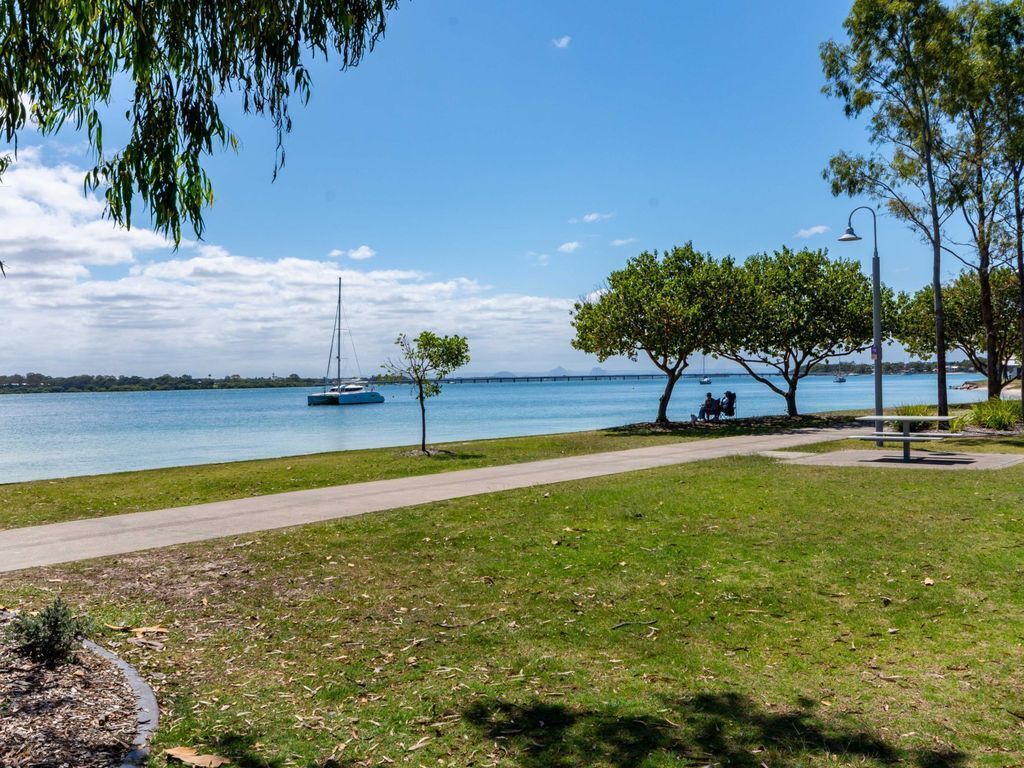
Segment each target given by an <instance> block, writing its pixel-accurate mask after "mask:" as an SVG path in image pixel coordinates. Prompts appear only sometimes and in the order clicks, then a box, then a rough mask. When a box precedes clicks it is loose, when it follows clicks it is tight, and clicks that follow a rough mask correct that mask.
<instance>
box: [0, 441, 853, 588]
mask: <svg viewBox="0 0 1024 768" xmlns="http://www.w3.org/2000/svg"><path fill="white" fill-rule="evenodd" d="M863 432H864V430H857V429H851V428H830V429H808V430H794V431H792V432H786V433H781V434H773V435H756V436H751V435H742V436H737V437H719V438H704V439H698V440H693V441H690V442H685V443H672V444H669V445H658V446H650V447H647V448H633V449H630V450H626V451H610V452H605V453H592V454H589V455H586V456H573V457H569V458H564V459H548V460H545V461H531V462H526V463H522V464H505V465H502V466H498V467H486V468H483V469H466V470H458V471H453V472H439V473H437V474H433V475H421V476H418V477H403V478H398V479H395V480H376V481H373V482H368V483H353V484H350V485H336V486H332V487H330V488H316V489H313V490H308V491H292V492H289V493H279V494H274V495H270V496H254V497H249V498H244V499H234V500H230V501H216V502H212V503H209V504H196V505H194V506H189V507H176V508H173V509H159V510H154V511H152V512H133V513H131V514H127V515H112V516H109V517H97V518H93V519H90V520H74V521H71V522H67V523H54V524H52V525H38V526H32V527H29V528H15V529H12V530H8V531H0V572H6V571H16V570H20V569H22V568H32V567H35V566H40V565H53V564H55V563H67V562H72V561H75V560H87V559H89V558H93V557H103V556H106V555H119V554H124V553H126V552H135V551H138V550H142V549H152V548H154V547H167V546H171V545H173V544H184V543H186V542H190V541H203V540H205V539H216V538H219V537H221V536H232V535H236V534H243V533H253V532H255V531H265V530H270V529H273V528H286V527H288V526H292V525H302V524H304V523H314V522H319V521H322V520H333V519H336V518H339V517H351V516H353V515H361V514H365V513H367V512H379V511H381V510H385V509H394V508H397V507H408V506H412V505H415V504H425V503H429V502H432V501H442V500H445V499H456V498H460V497H463V496H475V495H477V494H481V493H492V492H494V491H506V490H509V489H512V488H526V487H529V486H534V485H545V484H547V483H560V482H564V481H567V480H582V479H584V478H588V477H600V476H602V475H613V474H617V473H620V472H632V471H634V470H639V469H651V468H653V467H664V466H667V465H670V464H684V463H687V462H691V461H702V460H704V459H718V458H722V457H725V456H740V455H748V454H756V453H759V452H761V451H769V450H778V449H780V448H788V447H794V446H801V445H809V444H811V443H818V442H822V441H825V440H836V439H839V438H842V437H846V436H849V435H853V434H858V433H863Z"/></svg>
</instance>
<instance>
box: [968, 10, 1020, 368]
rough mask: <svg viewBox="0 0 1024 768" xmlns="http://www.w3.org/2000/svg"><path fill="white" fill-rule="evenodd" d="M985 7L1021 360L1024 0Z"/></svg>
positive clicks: (982, 31)
mask: <svg viewBox="0 0 1024 768" xmlns="http://www.w3.org/2000/svg"><path fill="white" fill-rule="evenodd" d="M983 11H984V12H983V13H981V14H980V23H979V28H978V32H977V39H978V46H979V48H980V51H981V53H980V55H981V56H983V57H984V58H985V60H987V61H989V62H991V65H990V72H991V79H990V83H989V85H990V86H991V95H992V98H993V99H994V101H995V104H996V108H997V110H998V113H999V119H1000V122H1001V128H1002V134H1001V141H1000V151H1001V153H1002V158H1001V160H1002V165H1003V167H1004V168H1005V172H1006V174H1007V177H1008V180H1009V185H1010V194H1009V195H1008V198H1007V204H1006V211H1005V219H1004V220H1005V221H1006V222H1007V225H1008V227H1009V230H1010V241H1011V245H1010V250H1011V253H1012V260H1013V261H1014V262H1015V265H1014V266H1015V268H1016V271H1017V290H1018V306H1019V307H1020V315H1019V317H1018V319H1017V325H1018V337H1019V339H1020V342H1019V343H1020V346H1019V347H1018V349H1017V357H1018V359H1019V360H1021V361H1022V364H1024V2H1022V0H1008V1H1007V2H1000V3H994V2H986V3H984V4H983Z"/></svg>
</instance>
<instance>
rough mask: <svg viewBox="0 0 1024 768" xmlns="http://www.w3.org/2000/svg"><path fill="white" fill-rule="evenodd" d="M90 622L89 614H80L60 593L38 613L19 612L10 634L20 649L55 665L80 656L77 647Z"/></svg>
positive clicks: (36, 660) (34, 658)
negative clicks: (76, 652)
mask: <svg viewBox="0 0 1024 768" xmlns="http://www.w3.org/2000/svg"><path fill="white" fill-rule="evenodd" d="M89 625H90V622H89V620H88V619H87V618H86V617H84V616H76V615H75V614H74V613H72V612H71V608H70V607H69V606H68V604H67V603H65V602H64V601H63V600H62V599H61V598H59V597H58V598H57V599H56V600H54V601H53V602H52V603H50V604H49V605H48V606H46V607H45V608H44V609H43V610H42V611H40V612H39V613H37V614H35V615H31V614H27V613H22V614H19V615H18V616H17V617H15V619H14V622H13V623H12V624H11V626H10V628H9V629H8V630H7V634H8V637H9V638H10V640H11V641H12V642H13V644H14V648H15V650H16V651H17V652H18V653H20V654H21V655H23V656H26V657H27V658H29V659H31V660H32V661H35V662H38V663H39V664H43V665H44V666H46V667H48V668H50V669H53V668H54V667H57V666H60V665H61V664H67V663H70V662H73V661H75V660H76V659H77V656H76V654H75V651H76V650H78V646H79V642H80V641H81V639H82V638H83V637H85V636H86V635H87V634H88V632H89Z"/></svg>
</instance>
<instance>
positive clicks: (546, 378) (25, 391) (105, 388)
mask: <svg viewBox="0 0 1024 768" xmlns="http://www.w3.org/2000/svg"><path fill="white" fill-rule="evenodd" d="M886 367H887V368H888V369H889V370H886V371H885V375H886V376H898V375H905V374H908V373H909V374H914V375H935V371H934V370H913V369H910V370H908V369H905V368H903V367H902V365H901V364H896V363H892V364H887V365H886ZM859 368H867V367H866V366H857V367H855V368H853V369H850V368H847V370H846V371H845V372H844V373H845V375H846V376H867V375H869V374H870V368H867V370H863V371H862V370H859ZM837 372H838V366H823V367H822V368H821V369H820V370H815V371H814V372H812V373H811V374H810V376H812V377H821V376H832V375H834V374H835V373H837ZM948 373H950V374H954V375H957V374H971V375H974V372H973V371H960V370H958V371H948ZM705 375H706V376H709V377H711V378H712V379H716V378H719V379H724V378H736V377H742V378H748V377H750V374H748V373H747V372H746V371H728V372H724V371H718V372H714V371H708V372H707V373H698V372H693V373H684V374H683V375H682V377H681V378H682V379H687V380H690V379H699V378H701V377H702V376H705ZM760 375H762V376H768V377H772V378H775V377H778V376H780V375H781V374H778V373H773V372H765V373H761V374H760ZM663 377H664V374H663V373H661V372H660V371H644V372H636V373H626V372H617V373H613V372H603V373H601V374H575V373H567V372H566V373H560V374H552V373H548V374H521V375H515V374H510V373H509V372H502V373H501V374H496V375H487V374H481V375H473V374H467V375H465V376H455V377H452V378H451V379H449V380H446V381H448V382H449V383H451V384H461V383H476V384H480V383H515V382H521V383H540V382H547V383H557V382H564V381H590V380H593V381H621V380H631V379H638V380H640V379H647V380H656V379H659V378H663ZM370 380H371V381H372V382H373V383H374V384H375V385H378V386H384V385H396V384H398V385H401V384H407V383H408V382H403V381H394V380H388V379H385V378H376V377H370ZM323 384H324V380H323V379H320V378H317V379H311V378H306V377H301V376H298V375H297V374H291V375H289V376H285V377H271V378H266V377H255V378H248V377H242V376H228V377H225V378H221V379H212V378H204V379H197V378H193V377H191V376H169V375H166V376H157V377H153V378H150V377H143V376H102V375H101V376H92V375H81V376H52V377H51V376H45V375H42V374H32V373H30V374H27V375H24V376H23V375H21V374H14V375H9V376H2V375H0V395H41V394H47V395H50V394H85V393H92V394H96V393H102V392H189V391H209V390H225V389H228V390H238V389H287V388H300V389H301V388H313V387H321V386H323Z"/></svg>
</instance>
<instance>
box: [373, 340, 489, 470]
mask: <svg viewBox="0 0 1024 768" xmlns="http://www.w3.org/2000/svg"><path fill="white" fill-rule="evenodd" d="M395 344H397V345H398V349H399V350H400V352H401V355H400V357H399V358H398V359H397V360H388V361H387V362H386V363H384V365H383V366H382V367H383V368H384V370H386V371H387V372H388V373H389V374H390V375H392V376H396V377H398V378H399V379H401V380H404V381H408V382H410V383H411V384H412V392H413V395H414V396H415V397H416V400H417V401H418V402H419V404H420V450H421V451H422V452H423V453H427V398H428V397H434V396H435V395H439V394H441V381H442V380H443V379H444V378H445V377H446V376H449V375H451V373H452V372H453V371H455V370H456V369H458V368H461V367H462V366H464V365H465V364H466V363H468V362H469V342H468V341H466V338H465V337H464V336H438V335H437V334H436V333H434V332H432V331H423V332H422V333H420V335H419V336H417V337H416V338H414V339H410V338H409V337H408V336H406V335H405V334H404V333H402V334H399V336H398V338H397V339H395Z"/></svg>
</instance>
